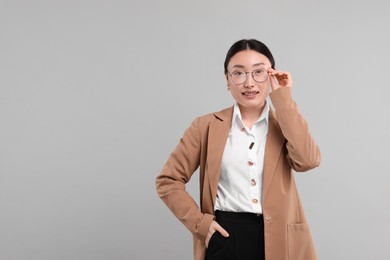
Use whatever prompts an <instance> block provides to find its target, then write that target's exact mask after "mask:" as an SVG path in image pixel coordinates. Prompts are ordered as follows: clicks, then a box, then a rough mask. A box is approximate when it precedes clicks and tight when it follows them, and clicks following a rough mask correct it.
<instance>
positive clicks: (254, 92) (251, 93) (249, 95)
mask: <svg viewBox="0 0 390 260" xmlns="http://www.w3.org/2000/svg"><path fill="white" fill-rule="evenodd" d="M258 93H259V91H245V92H242V95H244V96H246V97H252V96H255V95H256V94H258Z"/></svg>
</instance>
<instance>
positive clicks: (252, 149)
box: [247, 132, 261, 212]
mask: <svg viewBox="0 0 390 260" xmlns="http://www.w3.org/2000/svg"><path fill="white" fill-rule="evenodd" d="M247 140H248V146H247V152H248V172H249V174H248V175H249V179H248V181H249V183H250V196H251V205H252V209H253V211H254V212H259V211H261V204H260V188H259V183H258V176H257V175H258V167H257V166H258V165H257V164H258V158H257V157H258V156H257V150H258V149H257V147H258V144H257V142H258V140H256V136H255V135H254V134H253V133H252V132H247Z"/></svg>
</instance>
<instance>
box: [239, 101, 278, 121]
mask: <svg viewBox="0 0 390 260" xmlns="http://www.w3.org/2000/svg"><path fill="white" fill-rule="evenodd" d="M269 111H270V106H269V103H268V101H267V100H266V101H265V106H264V109H263V111H262V112H261V115H260V117H259V118H258V119H257V120H256V122H255V124H256V123H259V122H261V121H262V120H265V122H266V124H267V125H268V121H269ZM236 121H237V123H238V124H239V126H240V128H243V127H245V126H244V123H243V122H242V116H241V111H240V107H239V106H238V104H237V102H236V103H235V104H234V107H233V117H232V127H233V126H234V124H235V123H236Z"/></svg>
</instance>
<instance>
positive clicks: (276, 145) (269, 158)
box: [263, 112, 285, 199]
mask: <svg viewBox="0 0 390 260" xmlns="http://www.w3.org/2000/svg"><path fill="white" fill-rule="evenodd" d="M269 118H270V120H269V128H268V135H267V142H266V144H265V156H264V173H263V199H265V198H266V195H267V193H268V190H269V188H270V186H271V183H272V178H273V176H274V173H275V169H276V165H277V163H278V159H279V156H280V153H281V151H282V148H283V145H284V141H285V139H284V137H283V134H282V133H281V130H280V128H279V126H278V122H277V120H276V118H275V115H274V113H273V112H270V117H269Z"/></svg>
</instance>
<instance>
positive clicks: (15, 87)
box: [0, 0, 390, 260]
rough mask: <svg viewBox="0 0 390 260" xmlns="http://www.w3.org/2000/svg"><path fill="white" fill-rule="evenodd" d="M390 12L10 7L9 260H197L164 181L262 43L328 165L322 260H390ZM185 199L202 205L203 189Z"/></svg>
mask: <svg viewBox="0 0 390 260" xmlns="http://www.w3.org/2000/svg"><path fill="white" fill-rule="evenodd" d="M389 7H390V4H389V2H388V1H368V0H367V1H352V0H350V1H339V0H330V1H329V0H328V1H311V0H296V1H288V0H283V1H282V0H276V1H245V0H244V1H229V0H209V1H183V0H175V1H173V0H171V1H124V0H123V1H112V0H110V1H108V0H106V1H86V0H81V1H69V0H67V1H65V0H63V1H27V0H26V1H17V0H16V1H6V0H1V1H0V259H1V260H53V259H55V260H73V259H75V260H76V259H77V260H78V259H80V260H106V259H107V260H122V259H123V260H124V259H134V260H142V259H145V260H150V259H180V260H181V259H191V257H192V240H191V235H190V232H189V231H188V230H186V228H185V227H184V226H183V225H182V224H181V223H180V222H179V221H178V220H177V219H176V218H175V217H174V216H173V215H172V214H171V213H170V211H169V210H168V209H167V208H166V206H165V205H164V204H163V203H162V201H161V200H160V199H159V198H158V196H157V194H156V191H155V177H156V176H157V174H158V173H159V172H160V170H161V169H162V167H163V164H164V163H165V161H166V160H167V158H168V156H169V154H170V152H171V151H172V150H173V149H174V147H175V146H176V144H177V143H178V141H179V139H180V137H181V136H182V134H183V132H184V130H185V129H186V128H187V127H188V126H189V124H190V122H191V121H192V120H193V119H194V118H195V117H196V116H199V115H203V114H206V113H210V112H213V111H218V110H220V109H222V108H225V107H228V106H231V105H232V104H233V99H232V97H231V96H230V93H229V92H228V91H227V90H226V88H227V87H226V82H225V78H224V75H223V61H224V58H225V54H226V52H227V50H228V48H229V47H230V46H231V45H232V44H233V43H234V42H235V41H237V40H240V39H242V38H257V39H259V40H261V41H263V42H264V43H266V44H267V45H268V46H269V47H270V49H271V51H272V52H273V54H274V56H275V59H276V66H277V68H279V69H282V70H287V71H290V72H291V73H292V76H293V81H294V84H293V95H294V98H295V100H296V102H297V103H298V105H299V107H300V109H301V111H302V113H303V114H304V116H305V117H306V119H307V121H308V123H309V126H310V129H311V131H312V134H313V136H314V137H315V139H316V141H317V143H318V144H319V146H320V148H321V151H322V157H323V158H322V164H321V166H320V167H319V168H317V169H315V170H312V171H310V172H308V173H300V174H295V176H296V181H297V185H298V188H299V191H300V196H301V199H302V201H303V204H304V208H305V211H306V215H307V217H308V220H309V223H310V225H311V230H312V234H313V237H314V240H315V243H316V247H317V250H318V254H319V257H320V259H323V260H327V259H332V260H345V259H354V260H359V259H362V260H365V259H390V248H389V240H388V237H389V234H390V208H389V206H390V203H389V198H390V185H389V182H390V174H389V173H390V170H389V167H390V166H389V149H388V148H389V145H390V142H389V138H388V135H389V132H390V120H389V119H390V116H389V112H390V105H389V103H390V102H389V100H390V91H389V88H390V86H389V63H388V61H389V59H390V50H389V46H390V37H389V26H390V16H389V11H390V8H389ZM188 191H189V192H190V193H191V194H192V195H193V196H194V197H195V199H196V200H198V196H199V192H198V173H195V174H194V176H193V178H192V180H191V182H190V184H189V185H188Z"/></svg>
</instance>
